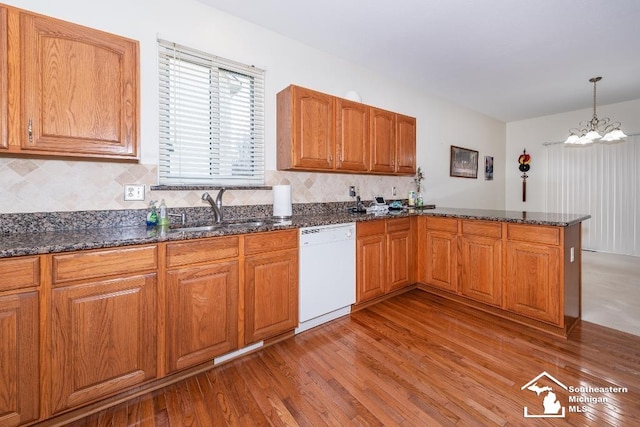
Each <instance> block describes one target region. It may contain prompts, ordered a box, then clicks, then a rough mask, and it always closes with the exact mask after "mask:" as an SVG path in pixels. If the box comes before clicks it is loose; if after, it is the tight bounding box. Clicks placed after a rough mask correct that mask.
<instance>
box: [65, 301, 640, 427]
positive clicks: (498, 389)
mask: <svg viewBox="0 0 640 427" xmlns="http://www.w3.org/2000/svg"><path fill="white" fill-rule="evenodd" d="M543 372H546V373H547V374H548V375H550V376H551V377H552V378H550V377H548V376H546V375H545V376H542V377H541V378H539V379H538V380H537V381H536V385H538V387H549V388H550V389H553V392H555V393H556V401H557V402H559V403H560V405H561V406H562V408H563V409H564V410H565V411H566V412H565V417H564V418H525V417H524V407H527V408H528V413H529V414H534V415H544V411H543V409H544V408H543V398H544V397H545V396H546V395H547V392H545V391H543V392H538V393H536V392H534V391H530V390H527V389H526V388H525V389H524V390H522V389H521V388H522V387H523V386H525V385H527V384H528V383H529V382H530V381H531V380H533V379H535V378H536V377H537V376H538V375H540V374H541V373H543ZM553 380H557V381H558V382H561V383H562V384H564V385H565V386H567V387H582V389H578V390H575V389H573V391H571V389H570V390H565V389H563V388H562V387H561V386H560V385H558V384H557V383H554V381H553ZM586 387H591V388H592V389H591V390H587V389H586ZM594 387H626V392H617V393H616V392H612V391H609V392H606V393H603V392H601V391H602V390H595V391H594V390H593V388H594ZM572 398H573V399H575V398H579V399H582V400H585V399H591V400H593V399H603V398H605V399H606V402H604V403H592V402H586V403H584V402H580V403H578V402H570V401H569V400H570V399H572ZM576 408H580V410H581V411H582V412H580V413H577V412H575V410H576ZM71 425H72V426H73V427H81V426H86V427H88V426H172V427H173V426H225V425H245V426H269V425H274V426H298V425H299V426H324V425H328V426H352V425H353V426H439V425H442V426H454V425H455V426H481V425H486V426H494V425H514V426H520V425H522V426H564V425H570V426H607V425H611V426H634V425H640V337H637V336H633V335H630V334H626V333H623V332H618V331H614V330H612V329H608V328H605V327H602V326H598V325H595V324H593V323H588V322H582V323H580V324H579V325H578V326H577V327H576V328H575V329H574V331H573V332H572V333H571V335H570V337H569V339H567V340H565V339H562V338H556V337H551V336H545V335H542V334H540V333H537V332H533V331H528V330H524V331H523V330H522V329H521V328H519V327H518V326H516V325H513V324H511V323H508V322H505V321H500V320H496V319H495V318H493V317H491V316H489V315H486V314H483V313H480V312H477V311H475V310H473V309H470V308H465V307H460V306H458V305H455V304H453V303H451V302H447V301H445V300H442V299H440V298H438V297H434V296H430V295H429V294H427V293H425V292H422V291H419V290H413V291H410V292H408V293H405V294H403V295H400V296H397V297H394V298H392V299H389V300H387V301H384V302H381V303H379V304H376V305H374V306H371V307H368V308H366V309H364V310H361V311H359V312H356V313H353V314H352V315H351V316H350V317H349V316H347V317H343V318H340V319H338V320H335V321H333V322H331V323H328V324H325V325H323V326H320V327H317V328H314V329H312V330H309V331H306V332H304V333H302V334H299V335H297V336H295V337H294V338H291V339H288V340H286V341H283V342H281V343H278V344H275V345H273V346H271V347H269V348H266V349H263V350H261V351H259V352H257V353H254V354H251V355H248V356H244V357H242V358H240V359H237V360H235V361H232V362H229V363H226V364H224V365H221V366H218V367H216V368H213V369H211V370H209V371H207V372H204V373H201V374H199V375H196V376H194V377H191V378H189V379H187V380H184V381H181V382H178V383H176V384H173V385H171V386H168V387H166V388H164V389H160V390H157V391H155V392H152V393H148V394H146V395H143V396H141V397H138V398H135V399H133V400H131V401H128V402H126V403H123V404H120V405H119V406H115V407H113V408H110V409H107V410H105V411H102V412H100V413H97V414H94V415H91V416H89V417H87V418H86V419H82V420H80V421H77V422H74V423H73V424H71Z"/></svg>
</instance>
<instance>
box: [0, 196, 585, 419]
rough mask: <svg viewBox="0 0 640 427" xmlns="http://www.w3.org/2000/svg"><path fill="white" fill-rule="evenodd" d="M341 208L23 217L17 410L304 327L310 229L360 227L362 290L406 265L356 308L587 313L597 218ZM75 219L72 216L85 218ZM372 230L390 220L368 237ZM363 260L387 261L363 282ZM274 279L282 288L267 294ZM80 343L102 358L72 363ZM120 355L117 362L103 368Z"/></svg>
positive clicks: (7, 274)
mask: <svg viewBox="0 0 640 427" xmlns="http://www.w3.org/2000/svg"><path fill="white" fill-rule="evenodd" d="M336 206H337V207H338V208H337V209H335V210H330V209H322V210H313V208H310V207H307V206H295V207H294V215H293V217H292V219H291V221H290V222H285V223H278V222H275V221H270V220H269V219H268V218H264V221H262V222H253V223H247V225H246V226H241V227H224V226H223V227H219V228H215V229H212V230H208V231H175V232H174V231H171V230H166V232H158V230H156V229H151V230H148V229H147V228H145V227H137V226H132V227H121V228H101V229H84V230H77V229H76V230H74V229H67V230H59V231H44V230H32V231H29V229H32V228H33V227H32V226H31V224H33V223H30V222H29V221H28V220H25V218H26V217H29V215H30V214H22V215H21V218H22V220H24V224H25V226H24V228H23V229H21V228H20V226H19V225H15V227H14V228H13V229H14V230H15V231H16V232H14V233H3V234H2V240H1V242H0V312H3V313H6V314H10V318H12V319H15V321H12V322H11V325H7V328H9V327H13V328H15V329H16V331H17V330H18V329H19V330H20V331H21V333H16V334H15V336H16V337H17V339H16V340H15V342H13V343H12V344H11V345H10V346H9V347H8V348H5V347H3V348H1V349H0V351H1V352H2V353H6V355H4V356H3V357H7V358H9V359H11V358H16V357H19V358H22V359H21V360H14V361H13V362H12V363H13V365H15V366H17V367H19V369H18V370H17V371H16V375H17V376H18V378H16V381H15V383H17V384H21V386H20V387H19V389H20V393H19V397H18V400H19V401H20V402H21V403H20V405H19V406H17V407H16V411H26V412H30V413H29V414H23V415H24V417H23V418H22V419H23V420H43V419H48V418H52V417H58V416H64V415H65V414H66V413H68V412H70V411H82V409H81V408H82V407H84V406H85V405H94V404H96V405H99V404H101V402H102V401H108V400H109V399H117V398H118V396H120V395H123V394H127V393H131V390H132V389H134V388H136V389H137V390H145V389H148V388H150V387H154V386H158V385H163V384H167V383H169V382H171V381H173V380H175V378H178V377H184V376H185V375H188V374H189V373H191V372H196V371H197V369H200V370H202V369H209V368H210V367H211V361H212V360H213V361H215V362H214V364H215V363H218V362H217V361H218V360H220V359H221V356H225V355H228V354H231V353H234V352H235V351H242V350H243V349H249V351H255V348H254V347H252V346H254V345H255V343H257V342H263V343H264V344H265V345H268V344H270V343H272V342H276V341H277V340H280V339H286V338H287V337H290V336H291V335H292V334H293V329H294V328H295V327H296V325H297V298H296V296H297V280H298V279H297V274H298V264H297V256H298V255H297V251H298V244H297V229H298V228H301V227H309V226H317V225H327V224H339V223H345V222H355V223H356V226H357V236H356V237H357V243H356V246H357V251H358V252H357V254H358V256H357V259H356V261H357V265H358V266H357V269H358V270H357V272H358V274H359V275H360V276H361V277H357V278H356V280H357V286H361V285H364V286H371V285H372V284H373V285H375V284H382V287H383V288H385V286H386V285H385V281H386V280H388V278H389V277H393V275H400V276H402V279H403V280H402V285H401V286H399V287H396V286H394V287H393V289H392V290H391V289H389V292H387V293H385V291H384V289H383V291H382V293H373V294H368V295H373V297H371V298H369V299H366V300H364V299H362V300H359V301H357V302H356V305H355V306H354V308H355V309H357V308H358V307H361V306H364V305H369V304H372V303H375V302H377V301H378V300H381V299H383V298H385V297H388V296H390V295H395V294H397V293H400V292H405V291H406V290H409V289H414V288H416V287H418V288H419V289H422V290H424V291H427V292H430V293H433V294H437V295H440V296H444V297H446V298H449V299H452V300H455V301H458V302H460V303H462V304H466V305H470V306H473V307H475V308H478V309H481V310H483V311H486V312H490V313H493V314H495V315H497V316H501V317H503V318H507V319H510V320H512V321H514V322H516V323H514V324H520V325H526V327H533V328H537V329H538V330H542V331H545V332H548V333H553V334H557V335H562V336H566V334H567V333H568V331H569V330H570V329H571V328H572V327H573V325H575V324H576V323H577V321H578V319H579V318H580V279H581V278H580V264H581V257H580V227H581V222H582V221H584V220H586V219H588V218H589V216H588V215H560V214H547V213H525V212H510V211H495V210H475V209H444V208H438V209H433V210H424V211H420V210H412V211H401V212H399V213H393V214H392V213H389V214H385V215H370V214H364V215H356V214H351V213H349V212H348V211H347V209H346V208H345V206H344V205H343V204H336ZM9 216H10V215H9ZM9 216H8V215H3V216H2V217H3V218H2V219H3V224H4V226H6V224H7V222H6V221H5V220H7V219H8V218H9ZM66 217H67V218H69V221H70V222H69V223H70V224H72V223H73V219H72V217H73V214H66ZM98 223H101V222H98ZM107 223H113V222H107ZM258 223H259V224H260V225H257V226H256V225H251V224H258ZM399 223H402V225H403V226H404V225H406V227H398V224H399ZM372 225H375V226H376V227H371V226H372ZM380 226H382V227H380ZM363 227H365V228H369V229H371V228H374V229H380V230H382V231H381V234H380V235H377V234H373V235H372V234H369V235H366V236H364V235H362V234H361V233H360V232H361V229H362V228H363ZM380 261H381V262H380ZM364 262H369V263H370V265H372V266H373V267H375V268H371V269H368V273H367V278H366V279H365V281H364V282H363V277H362V274H361V269H360V265H361V264H362V263H364ZM372 272H373V273H372ZM400 273H402V274H400ZM358 274H357V276H358ZM270 277H273V278H275V277H277V278H278V280H276V281H275V282H277V283H278V286H280V288H279V290H278V292H275V293H274V294H269V293H261V292H263V291H261V289H264V287H265V286H267V282H269V281H270V280H271V279H269V278H270ZM367 280H371V281H369V282H367ZM275 282H274V283H275ZM185 284H186V285H187V286H183V285H185ZM205 284H212V285H214V286H208V285H207V286H205ZM269 286H270V285H269ZM387 289H388V288H387ZM273 295H276V296H277V299H275V300H269V301H267V302H265V301H264V300H265V298H274V296H273ZM194 301H197V304H195V303H193V302H194ZM101 316H114V318H112V319H104V321H101V322H100V325H112V326H113V328H114V329H113V330H108V329H109V328H106V329H104V328H97V327H96V325H93V322H87V321H82V319H85V320H86V319H97V318H102V317H101ZM7 318H9V317H7ZM212 318H215V319H217V322H215V323H216V324H215V325H212V322H211V321H210V319H212ZM205 321H206V322H205ZM125 324H126V325H128V327H127V328H124V329H122V328H121V326H122V325H125ZM180 325H181V326H180ZM192 330H193V331H200V333H199V334H198V336H193V334H191V333H189V331H192ZM71 335H74V336H73V337H71ZM75 345H80V346H81V347H82V348H83V349H85V350H86V351H90V352H91V353H90V354H91V357H90V358H88V359H85V358H82V359H73V358H74V354H75V353H74V352H72V351H71V349H72V347H71V346H75ZM18 349H19V350H20V351H18ZM38 349H39V350H38ZM96 349H98V350H96ZM99 349H103V350H104V351H103V350H99ZM125 349H126V351H125ZM120 351H125V353H126V354H128V357H127V358H126V360H124V359H123V360H119V359H118V357H119V356H118V354H120ZM123 354H124V353H123ZM51 355H53V356H51ZM114 358H115V359H114ZM107 359H108V360H117V361H118V363H117V364H115V365H113V366H114V368H113V370H112V371H110V372H108V373H101V371H100V370H99V369H97V367H98V366H102V365H104V364H105V363H106V360H107ZM83 373H92V374H91V375H85V374H83ZM93 373H95V374H93ZM67 378H77V379H80V380H81V381H80V382H79V383H77V384H75V383H73V384H72V383H71V382H69V381H67ZM38 390H40V391H38ZM38 408H40V410H38ZM25 422H27V421H25Z"/></svg>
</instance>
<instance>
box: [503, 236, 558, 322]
mask: <svg viewBox="0 0 640 427" xmlns="http://www.w3.org/2000/svg"><path fill="white" fill-rule="evenodd" d="M560 255H561V254H560V248H558V247H551V246H546V245H541V244H532V243H520V242H507V252H506V263H507V265H506V278H505V290H504V292H505V304H506V308H507V309H508V310H511V311H513V312H515V313H518V314H522V315H525V316H529V317H532V318H534V319H537V320H542V321H546V322H550V323H553V324H555V325H558V326H563V323H564V321H563V319H562V316H561V306H562V298H563V296H562V294H561V292H560V289H561V288H560V280H561V278H560V271H561V269H560Z"/></svg>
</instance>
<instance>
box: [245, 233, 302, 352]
mask: <svg viewBox="0 0 640 427" xmlns="http://www.w3.org/2000/svg"><path fill="white" fill-rule="evenodd" d="M244 254H245V258H244V289H243V291H244V321H245V326H244V334H245V340H244V344H251V343H254V342H257V341H260V340H264V339H267V338H271V337H275V336H277V335H279V334H282V333H284V332H287V331H290V330H293V329H294V328H295V327H296V326H298V231H297V230H282V231H272V232H265V233H257V234H249V235H246V236H244Z"/></svg>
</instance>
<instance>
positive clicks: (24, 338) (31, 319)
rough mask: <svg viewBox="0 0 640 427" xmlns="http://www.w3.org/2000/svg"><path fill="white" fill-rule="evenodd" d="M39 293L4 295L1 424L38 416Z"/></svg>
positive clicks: (0, 337) (0, 308) (0, 329)
mask: <svg viewBox="0 0 640 427" xmlns="http://www.w3.org/2000/svg"><path fill="white" fill-rule="evenodd" d="M39 325H40V322H39V320H38V293H37V292H35V291H34V292H24V293H20V294H15V295H7V296H3V297H0V379H1V380H0V425H2V426H17V425H20V424H24V423H26V422H28V421H33V420H36V419H38V416H39V410H38V408H39V405H40V400H39V397H40V387H39V380H40V378H39V372H40V369H39V349H38V343H39V335H38V327H39Z"/></svg>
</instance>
